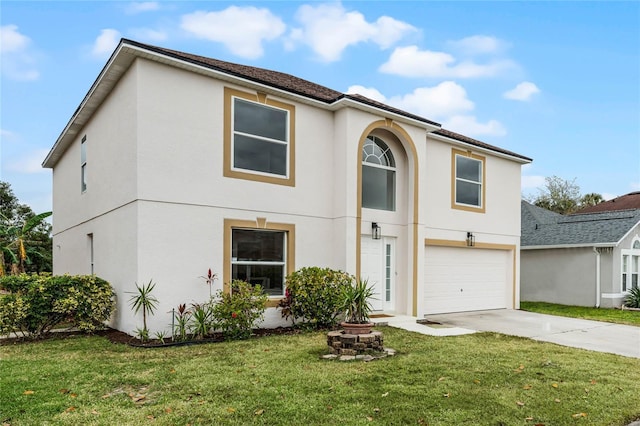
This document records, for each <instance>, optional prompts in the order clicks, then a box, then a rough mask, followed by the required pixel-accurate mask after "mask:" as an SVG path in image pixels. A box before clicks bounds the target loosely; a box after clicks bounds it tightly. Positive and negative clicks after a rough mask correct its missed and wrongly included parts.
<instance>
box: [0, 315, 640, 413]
mask: <svg viewBox="0 0 640 426" xmlns="http://www.w3.org/2000/svg"><path fill="white" fill-rule="evenodd" d="M378 329H379V330H381V331H383V332H384V333H385V343H386V345H387V346H389V347H391V348H394V349H396V350H397V351H398V355H396V356H395V357H390V358H386V359H383V360H378V361H375V362H370V363H362V362H340V361H326V360H320V359H319V356H320V355H321V354H323V353H325V352H326V350H325V344H326V343H325V341H326V336H325V333H322V332H318V333H305V334H300V335H294V336H270V337H264V338H258V339H250V340H248V341H237V342H228V343H217V344H206V345H195V346H184V347H173V348H163V349H141V348H132V347H128V346H125V345H118V344H113V343H111V342H109V341H108V340H106V339H105V338H102V337H95V336H94V337H83V336H81V337H74V338H68V339H59V340H47V341H42V342H35V343H26V344H19V345H9V346H0V381H1V382H0V385H1V386H0V387H1V388H2V392H0V421H2V422H3V423H7V424H10V425H36V424H45V423H47V424H93V425H111V424H122V425H146V424H156V425H187V424H191V425H198V424H202V425H205V424H222V425H245V424H264V425H293V424H306V425H335V424H344V425H370V424H396V425H398V424H403V425H404V424H407V425H411V424H424V425H427V424H428V425H431V426H434V425H453V424H455V425H465V424H468V425H534V424H545V425H575V424H580V425H626V424H628V423H629V422H631V421H632V420H635V419H637V418H640V408H638V406H637V404H635V402H636V401H637V397H638V395H639V394H640V360H638V359H631V358H625V357H621V356H616V355H611V354H603V353H596V352H589V351H585V350H580V349H573V348H566V347H562V346H558V345H554V344H550V343H542V342H535V341H532V340H529V339H524V338H519V337H511V336H505V335H501V334H495V333H477V334H473V335H466V336H456V337H431V336H425V335H421V334H417V333H411V332H407V331H403V330H398V329H393V328H389V327H378Z"/></svg>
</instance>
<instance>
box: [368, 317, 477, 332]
mask: <svg viewBox="0 0 640 426" xmlns="http://www.w3.org/2000/svg"><path fill="white" fill-rule="evenodd" d="M370 319H371V322H373V323H375V324H379V325H388V326H389V327H395V328H401V329H403V330H408V331H414V332H416V333H421V334H426V335H428V336H460V335H462V334H471V333H475V330H470V329H466V328H461V327H456V326H449V325H442V324H425V323H422V322H421V323H418V322H417V321H419V320H418V318H417V317H412V316H408V315H393V316H383V317H379V318H370Z"/></svg>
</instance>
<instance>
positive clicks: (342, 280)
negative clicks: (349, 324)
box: [278, 267, 354, 329]
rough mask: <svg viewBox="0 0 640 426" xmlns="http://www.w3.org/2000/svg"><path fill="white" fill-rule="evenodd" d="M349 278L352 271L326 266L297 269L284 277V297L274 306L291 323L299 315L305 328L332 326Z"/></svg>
mask: <svg viewBox="0 0 640 426" xmlns="http://www.w3.org/2000/svg"><path fill="white" fill-rule="evenodd" d="M353 281H354V277H353V276H352V275H349V274H347V273H346V272H342V271H336V270H333V269H329V268H318V267H307V268H302V269H299V270H298V271H295V272H294V273H292V274H290V275H289V276H288V277H287V280H286V292H285V298H284V299H283V300H282V301H281V302H280V304H279V305H278V307H279V308H280V309H281V310H282V316H283V317H284V318H287V319H288V318H291V319H292V320H293V322H294V324H295V321H296V320H297V319H300V320H302V325H303V326H304V327H305V328H310V329H320V328H327V327H333V326H334V325H336V323H337V322H338V318H339V317H340V316H341V314H343V309H342V306H343V300H342V294H343V291H344V289H345V288H347V287H351V283H352V282H353Z"/></svg>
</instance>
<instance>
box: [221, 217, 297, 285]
mask: <svg viewBox="0 0 640 426" xmlns="http://www.w3.org/2000/svg"><path fill="white" fill-rule="evenodd" d="M286 239H287V234H286V232H284V231H266V230H255V229H233V230H232V234H231V247H232V249H231V278H232V279H234V280H235V279H237V280H242V281H246V282H248V283H250V284H260V285H261V286H262V288H263V289H264V291H265V293H267V294H268V295H269V296H283V295H284V279H285V276H286V271H287V263H286Z"/></svg>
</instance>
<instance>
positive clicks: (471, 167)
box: [451, 149, 485, 213]
mask: <svg viewBox="0 0 640 426" xmlns="http://www.w3.org/2000/svg"><path fill="white" fill-rule="evenodd" d="M451 169H452V185H451V186H452V194H451V198H452V200H451V201H452V203H451V207H452V208H455V209H460V210H469V211H477V212H482V213H484V211H485V184H484V181H485V157H482V156H479V155H475V154H472V153H471V152H465V151H460V150H457V149H454V150H453V152H452V161H451Z"/></svg>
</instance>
